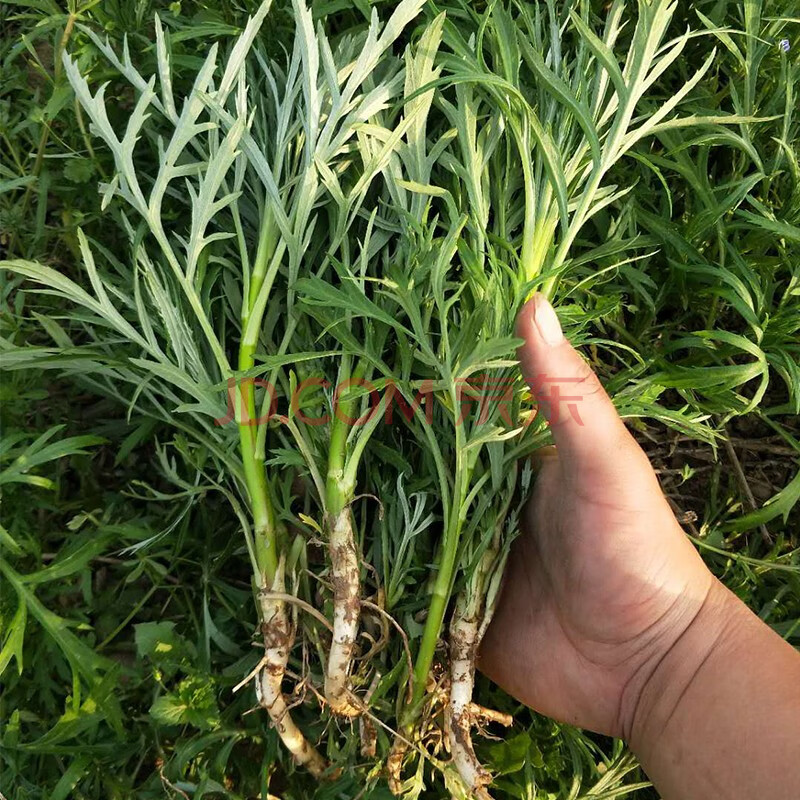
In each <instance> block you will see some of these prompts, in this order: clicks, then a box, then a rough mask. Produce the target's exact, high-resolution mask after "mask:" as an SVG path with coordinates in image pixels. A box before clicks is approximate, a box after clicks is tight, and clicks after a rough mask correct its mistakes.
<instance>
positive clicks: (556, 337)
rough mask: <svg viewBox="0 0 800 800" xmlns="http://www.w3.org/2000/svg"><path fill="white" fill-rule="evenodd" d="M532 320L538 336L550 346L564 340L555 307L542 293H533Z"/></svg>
mask: <svg viewBox="0 0 800 800" xmlns="http://www.w3.org/2000/svg"><path fill="white" fill-rule="evenodd" d="M533 322H534V324H535V325H536V329H537V330H538V331H539V336H541V337H542V339H544V340H545V342H546V343H547V344H549V345H550V346H551V347H552V346H554V345H557V344H561V342H563V341H564V334H563V333H562V331H561V323H560V322H559V321H558V316H557V314H556V312H555V309H554V308H553V306H551V305H550V303H549V302H548V301H547V298H546V297H545V296H544V295H543V294H537V295H534V298H533Z"/></svg>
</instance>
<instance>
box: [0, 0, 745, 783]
mask: <svg viewBox="0 0 800 800" xmlns="http://www.w3.org/2000/svg"><path fill="white" fill-rule="evenodd" d="M269 5H270V4H269V2H265V3H264V4H263V5H262V6H261V7H260V9H259V10H258V12H257V13H256V14H255V15H254V16H253V18H252V19H251V20H250V22H249V24H248V25H247V27H246V29H245V30H244V31H243V32H242V34H241V35H240V36H239V38H238V39H237V41H236V43H235V45H234V46H233V47H232V48H231V49H230V51H229V52H228V53H227V54H225V56H224V57H223V56H221V55H220V53H219V51H218V48H217V46H216V45H214V46H212V47H211V48H210V49H209V52H208V55H207V58H206V59H205V61H204V62H203V63H202V65H201V66H199V68H198V69H197V71H196V74H195V76H194V81H193V86H192V88H191V90H190V91H189V92H188V93H186V94H185V95H184V96H177V95H176V93H175V92H174V91H173V72H172V67H171V63H170V37H169V34H168V33H166V32H165V31H164V29H163V28H162V26H161V24H160V22H159V20H158V19H157V18H156V20H155V28H154V30H155V54H156V63H157V70H156V73H155V74H154V75H147V74H143V73H142V72H141V71H140V69H139V67H138V66H137V65H136V64H135V63H134V59H133V58H132V57H131V54H130V53H129V52H128V49H127V47H126V48H125V49H124V51H123V52H122V53H121V54H119V53H117V52H115V51H114V50H113V49H112V48H111V47H110V46H109V45H108V44H107V43H106V42H104V41H102V40H100V39H99V38H97V37H96V36H95V34H94V33H92V32H91V31H89V30H87V31H85V33H86V35H88V36H90V37H92V39H93V40H94V43H95V45H96V47H97V48H98V49H99V50H100V51H101V52H102V53H103V54H104V55H105V56H106V58H107V60H108V62H109V64H110V66H111V67H113V69H114V71H115V73H116V78H115V81H122V82H123V83H125V84H127V88H125V89H124V90H122V89H119V87H118V86H117V84H116V83H115V84H114V86H113V87H112V90H113V91H114V92H115V96H123V97H126V98H132V100H129V102H130V107H129V108H127V109H125V110H124V111H121V110H120V108H119V107H118V104H117V103H115V102H113V101H112V100H110V99H107V97H106V95H107V92H108V88H107V86H106V85H102V86H100V87H99V88H92V87H91V86H90V81H91V80H92V76H87V75H84V74H83V72H82V69H81V64H80V63H79V62H76V61H73V60H72V59H71V58H70V56H69V55H68V54H67V55H65V60H64V69H65V70H66V73H67V75H68V77H69V80H70V83H71V84H72V87H73V88H74V90H75V93H76V95H77V98H78V100H79V102H80V104H81V107H82V108H83V111H84V113H85V114H86V116H87V117H88V119H89V120H90V122H91V129H90V130H91V133H92V135H93V136H95V137H97V138H98V139H99V140H100V141H101V143H102V145H103V146H104V147H106V148H108V149H109V150H110V151H111V153H112V154H113V157H114V161H115V165H116V173H115V175H114V176H113V178H112V179H111V180H110V181H109V182H108V183H107V184H104V185H103V186H101V192H102V193H103V198H104V199H103V203H104V207H105V208H107V209H108V211H107V213H108V219H109V224H115V225H118V226H120V227H121V228H122V229H123V230H124V232H125V236H126V237H127V241H128V242H129V250H128V251H127V252H124V253H119V252H111V251H110V250H109V249H107V248H106V247H104V246H103V245H102V244H101V243H100V242H92V241H89V240H88V239H87V238H86V237H85V236H84V235H83V234H82V233H80V232H79V239H80V248H81V253H82V258H83V266H84V270H85V271H84V273H83V274H82V275H81V276H80V278H78V279H77V280H72V279H70V278H69V277H67V276H65V275H63V274H61V273H59V272H57V271H56V270H54V269H52V268H50V267H47V266H45V265H41V264H37V263H32V262H25V261H12V262H5V263H3V267H4V268H5V269H7V270H10V271H12V272H15V273H17V274H19V275H22V276H25V277H26V278H27V279H28V280H29V281H30V282H31V284H32V285H35V286H36V287H37V290H38V291H41V292H45V293H49V294H55V295H58V296H60V297H62V298H66V299H67V300H68V301H69V302H70V304H71V306H72V307H73V308H74V312H73V314H72V316H71V319H70V325H69V331H70V332H71V333H70V334H68V333H67V332H66V331H65V330H64V329H62V328H60V327H58V326H53V325H50V326H49V327H48V333H49V334H50V335H51V336H52V338H53V345H52V346H51V347H41V348H33V347H27V348H24V349H23V348H20V349H17V350H15V349H12V348H6V352H5V353H4V359H5V363H6V364H7V365H12V366H14V367H17V368H22V367H30V366H36V367H39V368H52V369H58V370H60V371H62V372H64V373H66V374H72V375H74V376H75V379H76V380H81V381H84V382H88V383H89V384H90V385H91V386H92V387H93V388H94V389H95V390H97V391H99V392H102V393H105V394H107V395H109V396H112V397H115V398H118V399H119V400H120V401H121V402H123V403H126V404H128V405H129V407H130V408H131V409H133V408H135V409H136V410H137V412H138V413H139V414H147V415H149V416H151V417H152V418H154V419H156V420H158V421H159V422H161V423H163V424H164V425H167V426H170V428H171V429H172V431H173V432H174V438H172V439H171V441H170V442H169V444H168V448H167V449H165V450H164V455H163V462H164V463H165V464H166V463H169V464H172V465H173V468H172V470H171V472H172V474H176V472H177V470H176V469H175V468H174V465H175V464H176V463H178V462H180V463H181V464H182V465H183V470H184V471H185V473H186V475H187V476H189V477H187V479H186V481H185V482H184V484H183V485H182V491H183V492H185V494H186V496H187V497H189V498H190V500H191V502H200V501H201V498H202V496H203V493H204V492H207V491H209V490H211V491H217V492H220V493H222V494H223V495H224V496H225V497H226V498H227V499H228V500H229V502H230V506H231V511H232V514H234V515H235V516H236V518H237V519H238V521H239V524H240V527H241V536H242V545H243V550H242V552H243V555H244V556H245V557H246V558H247V560H248V561H249V564H250V567H251V568H252V586H253V600H254V602H253V608H252V610H248V611H249V612H250V613H252V619H253V627H254V629H255V630H257V632H258V638H259V639H260V643H261V644H260V653H259V655H258V658H257V659H255V660H254V661H251V662H250V664H249V667H248V668H247V669H245V670H243V671H242V674H241V676H240V677H241V684H240V687H241V688H242V690H244V687H249V686H251V685H252V686H254V687H255V695H256V696H257V698H258V702H259V703H260V705H261V706H262V707H263V709H264V710H265V711H266V713H267V715H268V716H269V719H270V723H271V725H272V726H274V728H275V730H276V731H277V732H278V735H279V737H280V739H281V741H282V742H283V745H284V746H285V748H286V749H287V750H288V752H289V753H290V754H291V756H292V757H293V759H294V761H295V762H296V763H297V764H299V765H301V766H302V767H303V768H305V769H307V770H308V771H309V772H311V773H312V774H313V775H314V776H316V777H318V778H324V779H330V780H335V779H336V777H337V776H338V775H340V774H341V773H342V771H343V770H345V771H346V770H350V769H353V768H354V765H356V764H358V765H360V766H359V769H360V770H361V771H362V774H363V779H364V780H365V781H366V782H367V783H371V782H375V781H378V780H383V779H384V778H385V779H388V781H389V785H390V786H391V788H392V790H393V791H394V792H395V793H396V794H403V795H408V796H417V795H419V794H420V792H421V791H422V790H423V788H424V786H425V782H426V781H427V780H428V778H429V776H430V775H431V772H430V770H429V766H432V767H434V774H439V773H441V774H443V775H444V776H445V780H446V784H447V787H448V789H449V791H450V792H451V793H452V794H453V795H454V796H475V797H483V798H485V797H487V796H488V787H489V785H490V783H491V781H492V776H491V774H490V772H489V771H488V770H487V769H486V768H484V767H483V766H482V765H481V763H480V761H479V759H478V757H477V756H476V753H475V750H474V747H473V743H472V731H473V729H474V728H475V726H476V725H478V726H485V725H487V724H489V723H493V724H495V727H496V729H497V731H500V730H501V728H500V727H497V725H496V724H497V723H501V724H510V723H511V720H510V719H507V718H506V716H505V715H502V714H498V713H496V712H495V711H494V710H493V709H490V708H482V707H481V706H479V705H478V704H477V703H476V702H474V700H473V685H474V679H475V663H476V654H477V651H478V647H479V645H480V641H481V638H482V636H483V633H484V631H485V630H486V627H487V626H488V624H489V622H490V620H491V616H492V611H493V608H494V605H495V603H496V601H497V598H498V596H499V591H500V587H501V583H502V574H503V568H504V565H505V561H506V559H507V557H508V553H509V547H510V545H511V543H512V541H513V539H514V537H515V536H516V534H517V532H518V520H519V512H520V508H521V504H522V502H523V501H524V499H525V497H526V495H527V493H528V490H529V488H530V483H531V470H530V468H529V467H528V466H527V463H526V461H525V457H526V456H527V455H528V454H529V453H530V452H532V451H533V450H535V449H536V448H537V447H539V446H541V445H542V444H544V443H545V442H546V441H547V439H548V433H547V429H546V427H545V426H544V425H543V424H542V422H541V420H540V419H539V418H538V417H537V416H536V413H535V409H534V408H533V407H532V405H531V403H530V397H529V395H528V394H527V390H526V388H525V387H524V386H523V385H522V382H521V379H520V377H519V376H518V370H517V366H516V359H515V348H516V346H517V345H518V344H519V341H518V340H517V339H516V338H514V334H513V330H514V318H515V316H516V312H517V311H518V309H519V307H520V306H521V304H522V303H523V302H524V301H525V300H526V298H528V297H529V296H530V295H531V293H532V292H534V291H537V290H538V291H542V292H544V293H545V294H546V295H547V296H548V297H550V298H551V299H553V300H555V301H556V302H557V303H559V305H560V307H561V309H562V314H563V316H564V320H565V322H567V323H571V327H570V328H569V333H570V336H571V338H573V340H574V341H578V342H583V341H590V337H589V334H588V324H589V323H590V322H591V321H592V314H591V313H589V312H588V311H586V310H585V308H584V306H582V305H581V302H580V301H581V293H582V292H585V291H588V289H590V287H591V286H592V283H593V281H594V280H596V279H597V277H598V276H599V275H602V274H605V273H608V272H614V273H615V274H618V275H620V276H622V277H621V280H624V279H625V276H626V274H627V275H629V276H630V278H629V279H630V281H631V283H634V282H635V279H636V275H637V274H638V273H636V270H635V267H634V264H635V262H636V261H637V260H639V259H641V258H642V257H644V256H645V255H646V254H647V253H648V252H649V249H650V248H651V245H652V242H651V241H650V240H649V239H648V238H647V237H645V236H642V235H640V232H639V231H638V230H637V228H636V224H635V218H634V217H633V216H632V215H630V214H629V213H628V210H627V209H626V202H627V201H626V194H627V192H628V190H629V189H630V188H631V187H630V186H625V185H619V184H618V183H617V182H616V180H615V178H614V175H615V170H616V169H617V168H618V166H619V162H620V161H621V160H622V159H624V158H625V156H626V155H627V154H630V153H635V154H636V157H637V159H639V160H640V161H642V162H647V156H646V153H645V151H646V148H647V147H659V146H661V145H659V144H658V143H659V141H660V140H659V137H661V136H666V135H667V133H668V132H669V131H670V130H671V129H675V128H678V127H690V126H691V127H698V126H704V127H705V128H715V127H718V126H721V125H723V124H727V123H731V122H736V121H741V120H742V119H743V118H741V117H738V118H737V117H733V116H722V115H720V114H719V113H717V112H714V113H711V112H708V111H705V110H704V109H703V108H702V107H700V106H698V105H697V102H696V100H695V99H694V98H693V95H692V92H693V89H694V87H695V86H696V85H697V83H698V82H699V80H700V78H701V77H702V75H703V74H704V72H705V71H706V70H707V69H708V68H709V66H710V64H711V59H712V58H713V51H711V52H710V55H709V56H708V59H707V60H706V62H705V65H704V67H703V68H702V69H701V70H700V71H699V72H698V73H697V74H694V75H690V76H688V77H687V79H686V80H685V81H684V82H683V83H682V84H681V85H680V87H679V88H678V89H676V91H675V92H674V93H673V94H672V95H671V96H669V97H651V96H650V95H649V93H650V92H651V91H652V90H653V88H654V86H655V85H656V84H657V81H658V79H659V78H660V76H662V75H664V74H665V73H667V72H668V71H669V70H670V69H673V68H674V66H675V64H676V63H677V62H678V60H679V59H680V56H681V53H682V52H683V51H684V49H685V48H686V47H687V46H688V44H689V42H690V40H691V39H692V37H693V34H692V33H691V32H685V33H683V34H681V35H679V36H678V37H677V38H674V39H669V38H668V35H667V32H668V28H669V25H670V20H671V18H672V14H673V12H674V8H675V5H674V3H670V2H668V0H640V2H639V3H638V4H637V6H636V7H635V8H633V7H631V6H630V4H625V3H624V2H621V0H617V2H613V3H612V4H611V5H610V6H609V7H608V8H607V9H605V10H604V11H603V12H602V15H601V16H599V17H598V16H597V14H595V13H594V12H593V11H592V9H591V8H590V5H589V4H586V3H577V2H571V0H565V2H558V3H557V2H555V0H548V2H546V3H537V4H527V3H514V4H512V5H510V6H507V5H504V4H502V3H498V2H495V3H491V4H489V6H488V8H486V9H485V10H483V11H478V10H476V9H475V8H472V7H469V6H468V5H460V4H454V7H452V8H447V7H445V9H444V10H442V9H441V7H439V6H437V7H436V8H435V9H434V8H433V6H431V7H430V8H423V7H424V1H423V0H403V2H401V3H399V4H397V6H396V7H394V9H393V10H392V11H391V13H390V14H388V15H387V16H386V17H385V19H380V18H379V16H378V14H377V13H376V12H375V11H374V10H373V11H372V16H371V18H370V21H369V22H368V23H367V24H365V25H363V26H361V27H360V28H357V29H354V30H352V31H347V32H345V33H341V34H338V35H336V36H330V37H329V36H328V34H326V32H325V21H324V20H320V21H319V22H318V23H317V24H315V23H314V20H313V19H312V15H311V13H310V11H309V9H308V8H307V7H306V5H305V3H304V2H303V0H293V3H292V11H293V16H294V22H295V37H294V41H293V43H292V46H291V47H289V48H287V49H286V52H285V55H284V56H281V57H275V56H270V55H268V50H267V48H266V47H265V46H264V41H265V38H266V37H267V33H266V32H265V28H264V23H265V20H267V19H268V18H269V13H270V10H269ZM275 50H276V48H272V50H271V52H274V51H275ZM687 99H688V100H690V101H691V102H692V103H693V104H694V105H692V106H691V107H690V108H689V109H688V110H686V111H682V112H681V116H678V107H679V106H680V105H681V104H683V103H684V102H685V101H687ZM643 143H645V144H643ZM152 164H156V165H157V168H155V169H153V168H152V166H151V165H152ZM653 168H654V169H656V168H655V166H654V165H653ZM589 226H593V235H592V236H591V237H589V238H590V239H591V241H592V242H594V243H595V244H594V246H592V245H590V244H588V240H584V239H582V234H583V232H584V231H585V230H586V229H587V228H588V227H589ZM598 241H599V242H600V244H599V245H598V244H597V242H598ZM626 270H630V272H629V273H626ZM613 303H614V301H612V302H611V303H610V304H609V305H608V306H607V307H606V308H600V310H596V311H595V312H594V315H595V316H602V315H603V314H606V315H610V314H612V313H613V312H614V310H615V308H614V307H613ZM71 337H72V338H71ZM594 343H595V344H596V345H599V346H606V345H608V343H605V342H603V341H601V340H595V341H594ZM634 372H635V370H634ZM657 399H658V397H657V393H651V394H650V395H649V396H648V397H647V398H645V399H642V398H641V397H636V396H633V395H632V394H631V393H626V392H625V391H624V384H620V392H619V394H618V397H617V401H618V405H619V407H620V410H621V411H622V412H623V413H624V414H628V415H631V416H647V415H653V416H658V417H659V418H661V419H662V420H664V421H666V422H668V423H669V424H672V425H674V426H676V427H678V428H681V429H683V430H687V429H688V430H693V431H695V432H697V430H699V429H700V428H701V421H699V420H698V419H697V418H695V417H692V416H691V415H690V414H688V413H685V414H682V413H681V412H676V411H671V412H666V410H665V409H661V408H660V407H659V406H658V404H657ZM168 471H169V470H168ZM146 544H147V543H143V545H142V546H146ZM301 718H302V720H303V721H304V724H303V723H301V722H300V721H299V720H300V719H301ZM365 764H366V767H365V766H364V765H365Z"/></svg>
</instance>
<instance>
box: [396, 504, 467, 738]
mask: <svg viewBox="0 0 800 800" xmlns="http://www.w3.org/2000/svg"><path fill="white" fill-rule="evenodd" d="M460 537H461V515H460V514H457V513H454V514H452V515H451V520H450V525H449V526H448V530H447V532H446V533H445V539H444V547H443V548H442V558H441V561H440V562H439V567H438V572H437V574H436V581H435V582H434V585H433V594H432V596H431V601H430V604H429V605H428V616H427V617H426V619H425V629H424V630H423V632H422V642H421V643H420V646H419V652H418V653H417V659H416V661H415V663H414V691H413V694H412V695H411V705H410V707H409V708H408V709H407V719H406V720H405V722H406V723H407V724H408V723H410V722H412V721H413V719H414V718H415V717H416V715H417V713H418V710H419V706H420V702H421V701H422V698H423V697H424V695H425V687H426V685H427V682H428V674H429V673H430V670H431V664H432V663H433V656H434V654H435V652H436V645H437V644H438V642H439V634H440V633H441V631H442V624H443V623H444V615H445V612H446V611H447V604H448V602H449V601H450V592H451V590H452V586H453V573H454V571H455V565H456V556H457V555H458V540H459V539H460Z"/></svg>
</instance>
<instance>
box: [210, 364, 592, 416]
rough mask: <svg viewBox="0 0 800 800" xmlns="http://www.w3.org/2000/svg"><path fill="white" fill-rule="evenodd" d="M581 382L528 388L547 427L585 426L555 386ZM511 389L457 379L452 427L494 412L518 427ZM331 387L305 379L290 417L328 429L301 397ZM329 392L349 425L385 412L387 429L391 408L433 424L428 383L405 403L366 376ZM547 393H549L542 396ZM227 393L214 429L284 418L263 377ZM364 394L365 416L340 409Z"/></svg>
mask: <svg viewBox="0 0 800 800" xmlns="http://www.w3.org/2000/svg"><path fill="white" fill-rule="evenodd" d="M579 382H580V378H553V377H549V376H547V375H545V374H541V375H537V376H536V379H535V380H534V381H533V383H532V385H531V390H532V393H533V395H534V396H535V397H536V401H537V404H538V405H539V406H540V407H543V409H544V411H545V413H546V416H547V418H548V419H549V421H550V425H557V424H559V422H562V421H566V415H568V416H569V418H570V419H572V420H574V421H575V422H576V423H577V424H578V425H583V421H582V420H581V417H580V414H579V412H578V405H577V404H578V403H579V402H580V400H581V399H582V396H581V395H568V394H562V393H561V387H560V385H559V384H570V383H573V384H574V383H579ZM515 386H516V380H515V379H514V378H492V377H488V376H486V375H477V376H473V377H472V378H466V379H463V380H459V381H456V387H455V388H456V398H457V402H458V405H459V414H458V417H457V418H456V424H457V425H461V424H462V423H463V422H464V421H465V420H466V419H467V417H468V416H469V414H470V411H472V412H473V413H476V414H477V419H476V423H477V424H479V425H482V424H484V423H486V422H488V421H489V419H490V418H495V419H496V417H495V414H497V415H498V416H499V418H500V419H501V420H502V421H503V422H504V423H505V424H506V425H507V426H508V427H509V428H513V427H516V425H517V424H518V423H516V424H515V423H514V422H513V421H512V418H511V414H512V408H513V399H514V398H513V392H514V387H515ZM331 388H332V384H331V383H330V381H328V380H327V379H325V378H321V377H312V378H306V379H305V380H304V381H302V382H301V383H300V384H298V386H297V388H296V389H295V390H294V392H293V393H292V395H291V397H290V399H289V413H290V415H291V416H292V418H294V419H296V420H299V421H300V422H302V423H304V424H306V425H315V426H316V425H327V424H328V423H329V422H330V421H331V416H330V414H329V413H327V412H326V413H323V414H320V415H319V416H310V415H309V414H308V413H307V411H308V409H307V408H306V410H303V405H302V397H303V394H304V393H305V392H309V393H310V392H311V391H313V390H315V389H316V390H319V389H321V390H323V391H325V392H327V391H328V390H330V389H331ZM333 388H334V391H333V398H332V402H331V406H332V408H333V414H334V415H335V417H336V418H337V419H338V420H340V421H341V422H344V423H345V424H347V425H351V426H358V425H366V424H367V423H369V422H370V421H372V420H373V419H374V418H375V415H376V414H383V417H384V422H385V423H386V424H388V425H391V424H392V423H393V421H394V411H395V408H396V409H398V410H399V412H400V414H401V415H402V417H403V418H404V419H405V420H406V421H407V422H410V421H411V419H412V418H413V417H414V416H415V415H416V416H417V417H418V418H422V417H423V416H424V419H425V422H426V423H427V424H429V425H430V424H431V422H432V421H433V406H434V392H435V390H434V382H433V381H432V380H424V381H422V382H421V383H420V385H419V386H418V388H417V389H416V394H415V395H414V396H413V397H411V398H410V400H409V399H406V397H405V396H404V394H403V392H402V391H401V390H400V389H399V388H398V387H397V384H395V383H394V382H393V381H388V382H385V383H382V385H381V387H380V389H379V388H378V387H377V386H376V385H375V384H374V383H372V382H371V381H368V380H366V379H364V378H350V379H348V380H346V381H342V382H341V383H339V384H337V385H336V386H335V387H333ZM257 389H264V390H265V392H266V396H267V397H269V406H268V410H267V413H266V414H263V415H262V416H260V417H257V418H252V417H251V415H250V413H249V410H248V407H249V405H250V402H249V401H250V399H251V398H250V393H251V392H255V391H256V390H257ZM545 389H547V391H548V392H549V393H545ZM227 394H228V411H227V414H226V415H225V416H224V417H217V418H216V419H215V420H214V422H215V423H216V424H217V425H227V424H228V423H231V422H236V423H237V424H243V425H248V426H252V425H262V424H264V423H266V422H269V420H270V419H273V418H275V419H278V420H281V419H285V415H282V414H279V413H277V411H278V392H277V389H276V387H275V386H274V384H272V383H270V382H269V381H266V380H263V379H262V378H242V379H236V378H230V379H229V380H228V392H227ZM364 395H368V396H369V408H368V409H367V410H366V411H365V412H364V413H363V414H361V415H360V416H358V417H353V416H351V415H349V414H347V413H345V411H344V410H343V408H342V400H343V399H345V398H346V401H347V403H348V404H350V403H351V402H353V403H359V401H360V399H361V397H363V396H364ZM237 397H238V402H239V404H240V407H239V411H240V414H239V417H238V419H237V416H236V403H237ZM261 408H264V403H261ZM531 410H532V411H533V413H529V414H526V415H525V422H524V425H525V426H527V425H529V424H530V423H531V422H532V421H533V419H534V418H535V416H536V409H535V408H531ZM498 421H499V420H498Z"/></svg>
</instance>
